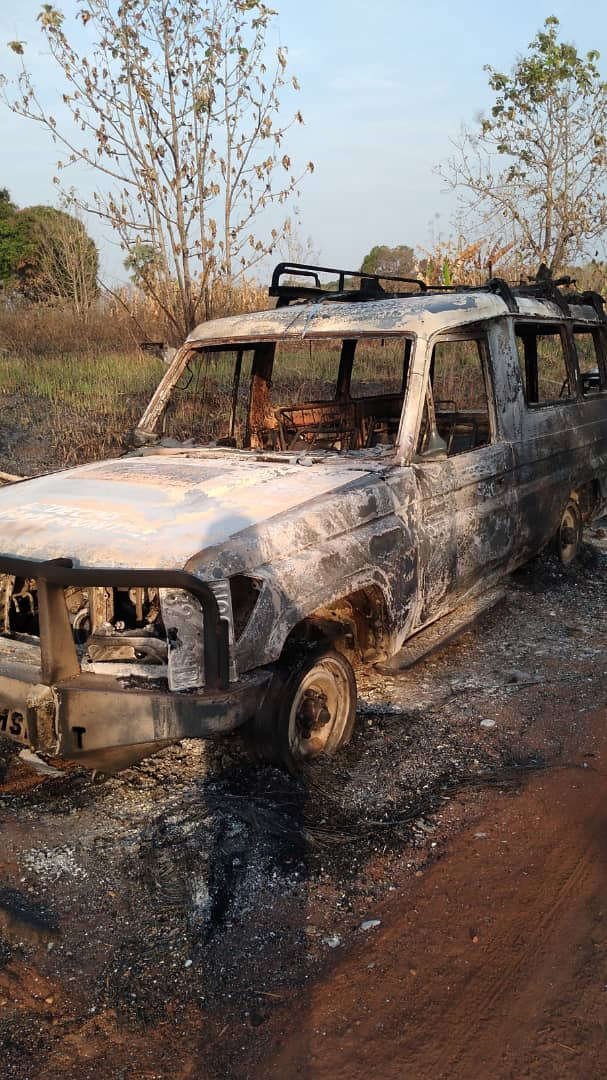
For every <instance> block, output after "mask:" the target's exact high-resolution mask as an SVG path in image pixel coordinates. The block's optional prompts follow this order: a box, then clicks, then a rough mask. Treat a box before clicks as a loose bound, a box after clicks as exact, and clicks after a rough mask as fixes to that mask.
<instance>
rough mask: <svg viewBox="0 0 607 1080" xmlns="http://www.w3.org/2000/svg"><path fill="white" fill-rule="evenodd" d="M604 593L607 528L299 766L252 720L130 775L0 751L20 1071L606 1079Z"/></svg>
mask: <svg viewBox="0 0 607 1080" xmlns="http://www.w3.org/2000/svg"><path fill="white" fill-rule="evenodd" d="M603 524H604V523H603ZM606 600H607V531H606V529H605V528H604V527H603V528H597V529H594V530H593V531H592V532H591V533H590V534H589V538H588V543H587V545H586V546H585V548H584V550H583V552H582V556H581V558H580V560H579V561H578V563H577V564H576V565H575V566H574V567H573V568H572V569H570V570H568V571H564V570H562V569H561V568H560V567H558V566H557V565H556V564H555V563H554V562H552V561H551V560H550V559H549V558H547V557H542V558H540V559H538V560H536V561H535V562H534V563H533V564H531V565H530V566H529V567H527V568H525V570H523V571H521V572H519V573H518V574H517V575H515V576H514V577H513V578H512V579H511V580H510V582H509V583H508V586H507V595H506V599H505V601H504V602H503V603H501V604H500V605H499V606H498V607H496V608H494V609H493V611H491V612H490V613H489V614H488V615H485V616H484V617H483V618H482V620H480V621H479V622H478V623H477V624H476V626H475V627H474V628H473V629H472V630H471V631H469V632H468V633H467V634H465V635H463V636H462V637H461V638H460V639H459V640H458V641H457V642H456V643H454V644H452V645H450V646H449V647H448V648H446V649H444V650H443V651H442V652H441V653H439V654H436V655H435V656H434V657H432V658H430V659H428V660H426V661H425V662H424V663H422V664H420V665H418V666H417V667H416V668H415V669H414V670H413V671H410V672H407V673H403V674H401V675H396V676H394V677H391V678H387V677H382V676H380V675H379V674H377V673H375V672H373V671H367V672H366V673H365V674H364V675H361V678H360V684H359V685H360V711H359V718H358V725H357V731H356V734H355V737H354V739H353V741H352V744H351V746H350V747H349V748H348V749H347V750H346V751H345V752H344V753H343V754H341V755H340V756H339V758H338V759H337V760H335V761H334V762H330V763H326V762H325V763H320V764H318V765H317V766H315V767H314V768H313V769H311V770H310V772H309V774H308V775H307V776H306V777H305V778H304V779H303V780H302V781H301V782H299V783H296V782H295V781H294V780H292V779H291V778H289V777H286V776H284V775H283V774H282V773H280V772H278V771H277V770H274V769H271V768H269V767H263V766H259V765H257V764H255V763H253V762H252V761H251V760H250V759H249V758H248V757H247V755H246V752H245V750H244V748H243V746H242V745H241V742H240V740H239V739H238V738H236V737H232V738H231V739H230V740H229V741H224V742H223V743H221V744H217V745H215V746H208V747H205V746H203V745H201V744H197V743H195V742H188V743H183V744H181V745H179V746H174V747H171V748H169V749H168V750H166V751H164V752H163V753H162V754H159V755H158V756H157V757H155V758H154V759H150V760H149V761H147V762H144V763H142V764H141V765H140V766H139V767H137V768H134V769H131V770H129V771H128V772H125V773H123V774H121V775H120V776H118V777H113V778H104V777H96V778H91V776H90V775H88V774H85V773H84V772H83V771H81V770H79V769H73V768H68V769H66V768H65V766H60V767H61V768H62V770H63V771H62V773H61V774H60V775H58V776H46V777H42V776H40V775H38V774H37V773H35V772H34V771H33V770H32V769H31V768H30V766H28V765H26V764H25V763H24V762H22V761H21V759H20V758H19V757H18V756H16V754H15V753H14V750H13V748H12V747H10V746H9V745H8V744H7V743H2V744H0V835H1V838H2V840H1V845H0V1046H1V1048H2V1055H1V1060H2V1063H3V1065H2V1074H3V1075H5V1076H6V1077H7V1078H8V1080H26V1078H27V1080H39V1078H40V1080H41V1078H42V1077H44V1078H45V1080H46V1078H48V1077H49V1076H61V1077H62V1078H66V1080H70V1078H74V1080H76V1078H77V1080H84V1078H86V1077H96V1078H97V1080H105V1078H112V1080H114V1078H115V1080H135V1078H137V1080H153V1078H159V1080H160V1078H162V1080H164V1078H168V1077H172V1078H176V1080H181V1078H186V1077H193V1078H201V1080H231V1078H235V1080H261V1078H262V1077H263V1078H264V1080H273V1078H276V1080H279V1078H280V1080H282V1078H286V1077H289V1078H290V1077H297V1078H305V1080H321V1078H322V1080H325V1078H326V1080H329V1078H331V1080H341V1078H343V1080H362V1078H363V1077H364V1078H367V1077H369V1076H372V1077H374V1078H375V1077H376V1078H378V1080H392V1078H394V1080H396V1078H399V1080H401V1078H410V1080H426V1078H428V1080H430V1078H432V1080H440V1078H444V1080H471V1078H474V1080H485V1078H486V1080H489V1078H490V1080H520V1078H523V1077H524V1078H531V1080H580V1078H584V1080H594V1078H596V1080H598V1078H599V1077H600V1078H601V1080H602V1078H603V1077H604V1076H605V1075H606V1074H607V1053H606V1051H605V1049H604V1048H605V1045H606V1040H605V1035H606V1032H605V1026H606V1024H607V888H606V886H607V868H606V855H607V831H606V824H607V820H606V819H607V804H606V801H605V798H604V792H605V761H606V760H607V758H606V755H607V731H606V725H605V718H606V716H607V710H606V709H605V705H604V703H605V702H606V701H607V664H606V661H605V656H606V644H607V627H606V625H605V618H604V612H605V607H606Z"/></svg>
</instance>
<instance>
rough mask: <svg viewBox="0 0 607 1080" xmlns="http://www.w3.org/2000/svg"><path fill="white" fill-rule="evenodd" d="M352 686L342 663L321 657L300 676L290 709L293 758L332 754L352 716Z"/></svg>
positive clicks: (290, 739) (290, 736)
mask: <svg viewBox="0 0 607 1080" xmlns="http://www.w3.org/2000/svg"><path fill="white" fill-rule="evenodd" d="M350 696H351V695H350V685H349V682H348V678H347V675H346V673H345V672H344V671H343V669H342V668H341V666H340V664H339V663H338V662H336V661H335V660H333V659H332V658H331V657H325V658H323V659H322V660H319V661H318V663H317V664H315V665H314V667H313V668H310V670H309V671H308V672H306V674H305V675H304V676H303V678H302V679H301V681H300V683H299V685H298V687H297V690H296V692H295V695H294V697H293V702H292V704H291V708H290V710H289V749H290V751H291V754H292V755H293V757H294V758H313V757H318V755H319V754H323V753H325V754H330V753H331V752H332V751H333V750H334V749H336V748H337V747H338V746H339V744H340V741H341V738H342V736H343V733H344V731H345V729H346V726H347V724H348V718H349V715H350Z"/></svg>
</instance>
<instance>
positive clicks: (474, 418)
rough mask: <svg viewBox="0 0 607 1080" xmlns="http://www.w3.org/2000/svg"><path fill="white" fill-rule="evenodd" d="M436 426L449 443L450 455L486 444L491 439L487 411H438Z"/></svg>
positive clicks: (462, 452)
mask: <svg viewBox="0 0 607 1080" xmlns="http://www.w3.org/2000/svg"><path fill="white" fill-rule="evenodd" d="M436 426H437V428H438V433H439V435H440V436H441V438H442V439H444V440H445V442H446V444H447V456H448V457H452V456H453V455H454V454H464V453H465V452H466V451H467V450H475V449H476V448H477V447H478V446H486V445H487V443H488V442H489V440H490V436H489V417H488V415H487V413H486V412H469V411H466V412H455V411H453V412H437V414H436Z"/></svg>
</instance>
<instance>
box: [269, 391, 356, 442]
mask: <svg viewBox="0 0 607 1080" xmlns="http://www.w3.org/2000/svg"><path fill="white" fill-rule="evenodd" d="M274 414H275V416H276V419H277V421H278V433H279V442H280V448H281V450H294V449H297V448H298V447H301V448H302V449H303V448H312V447H315V448H316V449H324V450H353V449H356V447H357V446H359V445H360V430H359V423H358V419H357V416H356V410H355V407H354V403H353V402H352V401H304V402H301V403H300V404H299V405H289V406H284V407H281V408H276V409H274Z"/></svg>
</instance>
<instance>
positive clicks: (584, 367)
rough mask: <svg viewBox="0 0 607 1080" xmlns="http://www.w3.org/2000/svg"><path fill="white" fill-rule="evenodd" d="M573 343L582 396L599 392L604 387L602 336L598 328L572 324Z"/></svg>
mask: <svg viewBox="0 0 607 1080" xmlns="http://www.w3.org/2000/svg"><path fill="white" fill-rule="evenodd" d="M573 343H574V345H575V355H576V358H577V363H578V369H579V372H580V384H581V388H582V394H583V395H584V397H588V396H592V395H593V394H599V393H601V391H602V390H604V389H605V381H604V375H603V364H602V363H601V358H602V336H601V332H600V330H598V329H591V328H589V327H583V326H574V328H573Z"/></svg>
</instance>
